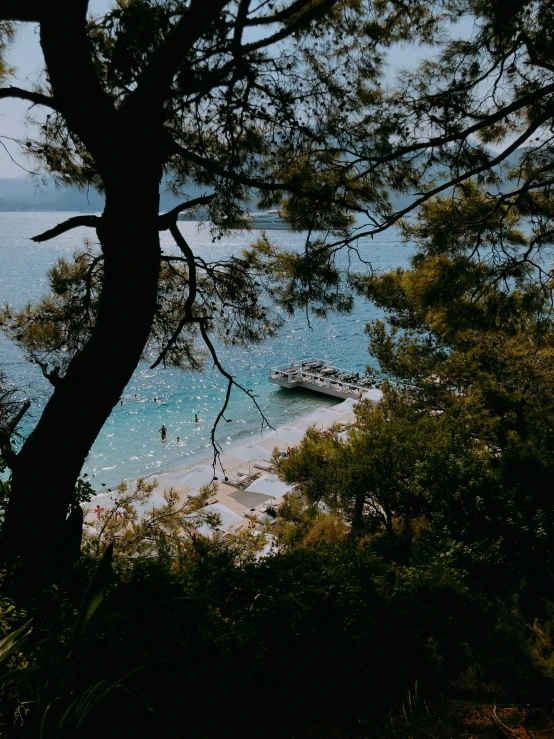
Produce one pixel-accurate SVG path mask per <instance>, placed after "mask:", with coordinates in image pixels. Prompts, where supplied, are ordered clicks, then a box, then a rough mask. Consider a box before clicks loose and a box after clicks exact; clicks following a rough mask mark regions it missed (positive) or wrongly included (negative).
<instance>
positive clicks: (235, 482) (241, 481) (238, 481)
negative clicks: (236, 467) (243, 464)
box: [223, 477, 248, 489]
mask: <svg viewBox="0 0 554 739" xmlns="http://www.w3.org/2000/svg"><path fill="white" fill-rule="evenodd" d="M247 480H248V478H247V477H226V478H225V479H224V480H223V482H224V484H225V485H232V486H233V487H235V488H241V489H242V488H245V487H246V486H247V484H248V482H247Z"/></svg>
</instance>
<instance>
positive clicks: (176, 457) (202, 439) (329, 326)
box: [0, 213, 411, 487]
mask: <svg viewBox="0 0 554 739" xmlns="http://www.w3.org/2000/svg"><path fill="white" fill-rule="evenodd" d="M69 215H71V214H63V213H2V217H1V220H0V290H1V295H2V302H3V303H10V304H11V305H13V306H14V307H15V308H18V307H22V306H23V305H25V304H26V303H28V302H30V301H33V300H36V299H37V298H38V297H40V296H41V295H42V294H44V292H45V291H46V289H47V279H46V272H47V270H48V269H49V267H50V266H51V265H52V264H53V263H54V262H55V261H56V259H58V258H60V257H64V258H66V259H71V258H72V255H73V253H74V252H75V251H78V250H80V249H82V248H83V241H84V238H85V237H87V238H89V239H90V238H91V236H92V234H91V232H90V231H88V230H85V229H76V230H75V231H71V232H69V233H66V234H63V235H62V236H60V237H59V238H57V239H55V240H53V241H49V242H46V243H44V244H35V243H34V242H32V241H30V237H31V236H33V235H35V234H37V233H40V232H42V231H45V230H46V229H48V228H51V227H52V226H53V225H55V224H56V223H59V222H60V221H63V220H65V218H66V217H68V216H69ZM179 225H180V228H181V229H182V231H183V233H184V234H185V235H186V237H187V239H188V241H189V243H190V244H191V246H192V247H193V249H195V250H197V251H198V253H199V254H201V256H202V257H203V258H204V259H206V260H207V261H210V260H212V259H216V258H217V259H222V258H226V257H228V256H230V255H231V254H232V253H237V252H238V251H240V250H241V249H242V248H244V247H246V246H248V245H250V244H251V243H252V242H253V241H254V240H255V239H256V238H257V237H258V236H259V232H256V231H252V232H245V231H237V232H234V233H232V234H231V235H229V236H225V237H223V238H222V239H221V241H217V242H216V243H215V244H212V240H211V235H210V232H209V230H208V228H207V227H205V226H204V227H201V228H200V229H199V227H198V224H197V223H195V222H181V223H180V224H179ZM268 236H269V237H270V239H272V240H274V241H275V243H277V244H284V245H287V246H293V247H294V246H300V245H301V244H302V243H303V236H302V234H292V233H290V232H287V231H270V232H268ZM162 247H163V249H164V250H165V251H167V252H170V251H173V250H174V246H173V245H172V243H171V239H170V236H169V234H168V233H167V232H163V233H162ZM359 248H360V251H361V253H362V254H363V256H364V258H367V259H368V260H369V261H371V263H372V265H373V267H374V269H377V270H379V271H385V270H386V269H390V268H392V267H396V266H399V265H401V266H405V265H407V263H408V260H409V256H410V251H411V250H410V248H409V247H406V246H405V245H403V244H401V242H400V239H399V237H398V235H397V233H395V232H394V231H391V232H389V233H386V234H380V235H379V236H377V237H375V238H374V239H372V240H371V239H366V240H364V241H360V243H359ZM378 316H379V312H378V311H377V310H376V309H375V307H374V306H372V305H371V304H369V303H367V302H365V301H363V300H360V299H358V300H357V301H356V304H355V307H354V311H353V313H352V314H350V315H348V316H345V315H340V316H337V315H330V316H329V318H328V320H322V319H312V321H311V328H310V327H308V324H307V321H306V317H305V315H304V314H302V315H296V316H294V317H293V318H292V319H289V320H287V322H286V324H285V326H284V327H283V329H282V331H281V332H280V334H279V335H278V336H277V337H275V338H273V339H269V340H268V341H267V342H264V343H263V344H261V345H258V346H253V347H248V348H244V347H237V346H228V347H224V346H223V347H222V346H218V353H219V355H220V359H221V361H222V363H223V365H224V366H225V368H226V369H227V370H228V371H229V372H231V374H233V375H235V376H236V378H237V380H238V381H239V382H240V383H241V384H243V385H244V386H245V387H247V388H248V389H250V390H252V391H253V392H254V393H255V394H256V396H257V399H258V402H259V404H260V406H261V407H262V409H263V412H264V413H265V415H266V416H267V417H268V419H269V420H270V422H271V423H272V424H273V425H274V426H277V425H282V424H283V423H286V422H287V421H295V420H297V419H299V418H300V417H302V416H304V415H306V414H307V413H309V412H310V411H311V410H313V409H314V407H315V406H321V405H329V406H330V405H333V404H335V403H336V402H338V401H337V400H335V399H332V398H326V397H325V396H322V395H318V394H315V393H311V392H309V391H287V390H284V389H280V388H278V387H276V386H275V385H271V384H269V382H268V381H267V374H268V370H269V368H270V367H271V366H272V365H274V364H283V363H285V362H288V361H289V360H290V359H294V358H297V359H299V358H302V357H308V356H317V357H321V358H322V359H328V360H331V361H333V362H335V363H337V364H338V365H339V366H341V367H344V368H346V369H355V370H358V371H361V372H363V371H364V369H365V367H366V365H367V364H369V363H370V357H369V355H368V353H367V336H366V335H365V334H364V326H365V324H366V323H367V322H368V321H369V320H372V319H375V318H377V317H378ZM107 362H108V363H109V358H108V359H107ZM0 363H1V364H2V365H3V366H4V368H5V369H6V371H7V373H8V375H9V377H10V378H11V379H12V381H13V382H14V384H15V385H16V386H17V387H19V388H22V390H23V392H24V393H25V394H26V395H28V396H29V397H30V398H31V399H32V400H33V406H32V412H31V413H30V414H29V416H28V418H27V420H26V425H24V426H22V431H23V432H25V431H26V432H28V431H29V430H30V428H31V427H32V423H33V422H34V420H36V418H37V417H38V415H39V414H40V410H41V408H42V407H43V405H44V403H45V401H46V399H47V398H48V395H49V394H50V391H51V388H50V386H49V385H48V383H47V382H46V380H45V379H44V378H43V377H42V374H41V373H40V370H39V369H38V368H37V367H36V366H34V365H31V364H29V363H28V362H27V361H26V360H25V359H24V357H23V355H22V352H21V350H20V349H18V348H17V347H16V346H14V345H13V344H11V343H10V342H8V341H7V340H6V339H5V338H0ZM225 387H226V381H225V380H224V378H222V377H221V376H220V375H219V373H218V372H217V371H216V370H213V369H211V368H210V364H209V363H208V365H207V367H206V370H205V371H204V372H202V373H191V372H183V371H179V370H175V369H163V368H162V367H158V368H157V369H155V370H151V369H149V368H148V367H147V365H145V364H142V365H141V366H140V367H138V368H137V371H136V372H135V374H134V376H133V378H132V379H131V382H130V383H129V385H128V386H127V388H126V389H125V392H124V394H123V395H122V400H123V405H122V406H121V405H118V406H116V407H115V408H114V410H113V412H112V414H111V416H110V418H109V419H108V420H107V422H106V424H105V425H104V428H103V429H102V431H101V432H100V434H99V436H98V438H97V440H96V442H95V444H94V446H93V448H92V450H91V452H90V455H89V458H88V460H87V462H86V465H85V469H84V471H86V472H87V473H88V474H89V475H90V476H91V479H92V481H93V482H94V483H95V487H98V486H99V485H100V484H101V483H104V484H106V485H109V486H113V485H116V484H117V483H119V482H120V481H121V480H123V479H132V478H136V477H137V476H140V475H149V474H153V473H156V472H159V473H161V472H167V471H170V470H172V469H177V468H179V467H183V466H186V465H188V464H192V463H193V462H195V461H198V460H200V459H204V458H206V457H208V456H210V454H211V443H210V430H211V427H212V425H213V422H214V420H215V418H216V416H217V413H218V411H219V409H220V407H221V404H222V402H223V397H224V392H225ZM154 398H157V400H156V401H154ZM83 402H86V393H85V396H84V397H83ZM195 414H197V415H198V419H199V420H198V423H195V422H194V416H195ZM226 418H227V419H229V421H228V422H221V425H220V427H219V432H218V440H219V442H220V444H221V445H222V447H223V449H224V450H225V449H226V448H231V446H233V445H234V446H236V445H237V444H239V443H241V442H243V441H244V440H245V439H247V438H248V437H251V436H257V435H259V433H260V423H261V419H260V416H259V414H258V412H257V410H256V408H255V407H254V405H253V403H252V401H251V400H250V399H249V398H248V397H247V396H246V395H245V394H244V393H241V392H240V391H239V390H237V389H236V388H235V389H234V390H233V394H232V397H231V402H230V405H229V409H228V412H227V413H226ZM68 422H69V423H70V424H71V428H72V432H75V433H78V423H79V422H78V413H77V414H76V416H75V418H74V419H68ZM162 423H163V424H165V426H166V427H167V430H168V433H167V439H166V440H165V441H162V440H161V438H160V433H159V429H160V427H161V425H162ZM177 437H180V441H177Z"/></svg>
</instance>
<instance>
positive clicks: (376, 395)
mask: <svg viewBox="0 0 554 739" xmlns="http://www.w3.org/2000/svg"><path fill="white" fill-rule="evenodd" d="M362 398H363V399H364V400H369V402H370V403H371V405H377V403H380V402H381V400H383V391H382V390H379V388H375V387H373V388H371V390H366V391H365V393H363V395H362Z"/></svg>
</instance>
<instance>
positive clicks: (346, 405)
mask: <svg viewBox="0 0 554 739" xmlns="http://www.w3.org/2000/svg"><path fill="white" fill-rule="evenodd" d="M358 402H359V401H358V400H356V399H355V398H346V400H343V401H342V403H339V404H338V405H334V406H333V407H332V408H331V410H332V411H335V412H336V413H352V412H353V410H354V405H355V404H356V403H358Z"/></svg>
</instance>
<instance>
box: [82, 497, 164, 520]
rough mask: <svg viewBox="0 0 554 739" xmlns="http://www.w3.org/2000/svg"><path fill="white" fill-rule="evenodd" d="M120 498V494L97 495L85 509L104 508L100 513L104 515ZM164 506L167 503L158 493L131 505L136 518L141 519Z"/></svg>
mask: <svg viewBox="0 0 554 739" xmlns="http://www.w3.org/2000/svg"><path fill="white" fill-rule="evenodd" d="M120 496H121V494H120V493H99V495H95V496H94V497H93V498H91V499H90V502H89V503H88V505H87V508H88V506H91V507H92V509H94V508H97V507H100V508H104V511H103V512H102V513H103V514H106V512H107V511H108V510H109V509H110V508H113V507H114V505H116V504H117V502H118V500H119V498H120ZM164 505H167V501H166V499H165V498H164V497H163V495H160V494H159V493H151V495H150V496H149V497H148V499H147V500H145V501H144V503H133V508H134V509H135V511H136V512H137V515H138V517H139V518H142V517H143V516H145V515H146V514H147V513H150V511H152V510H153V509H154V508H161V507H162V506H164Z"/></svg>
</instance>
